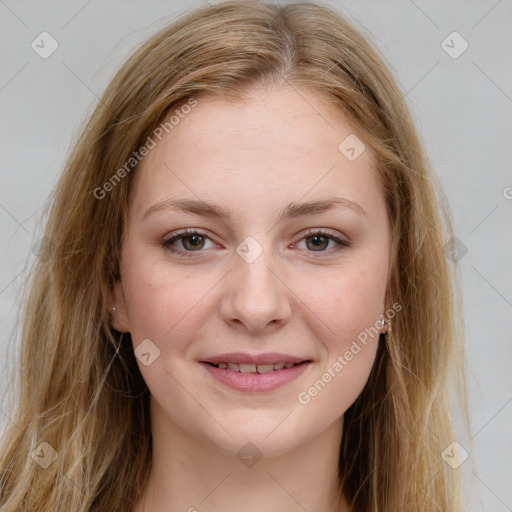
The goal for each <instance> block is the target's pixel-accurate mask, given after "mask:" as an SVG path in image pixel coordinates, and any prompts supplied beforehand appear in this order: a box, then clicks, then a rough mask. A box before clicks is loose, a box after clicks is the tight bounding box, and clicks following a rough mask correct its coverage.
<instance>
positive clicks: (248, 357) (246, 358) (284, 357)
mask: <svg viewBox="0 0 512 512" xmlns="http://www.w3.org/2000/svg"><path fill="white" fill-rule="evenodd" d="M309 360H310V359H308V358H306V357H305V358H302V357H296V356H291V355H289V354H280V353H275V352H274V353H265V354H247V353H243V352H229V353H227V354H219V355H217V356H212V357H208V358H205V359H203V360H202V361H200V362H202V363H211V364H214V365H218V364H219V363H226V364H227V363H235V364H255V365H260V364H262V365H263V364H279V363H283V364H285V365H286V364H289V363H293V364H298V363H303V362H305V361H309Z"/></svg>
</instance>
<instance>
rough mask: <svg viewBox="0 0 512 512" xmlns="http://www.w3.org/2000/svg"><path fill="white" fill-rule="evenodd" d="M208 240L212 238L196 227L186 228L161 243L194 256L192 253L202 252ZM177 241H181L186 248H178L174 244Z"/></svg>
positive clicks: (171, 249) (186, 254) (175, 251)
mask: <svg viewBox="0 0 512 512" xmlns="http://www.w3.org/2000/svg"><path fill="white" fill-rule="evenodd" d="M206 240H210V239H209V238H208V237H207V236H206V235H205V234H203V233H201V232H199V231H197V230H195V229H186V230H184V231H182V232H180V233H177V234H176V235H174V236H173V237H171V238H168V239H167V240H163V241H162V242H160V244H161V245H162V247H164V249H166V250H169V251H171V252H174V253H179V254H180V255H183V256H188V257H190V256H193V254H192V253H194V252H200V251H201V249H203V248H204V246H205V241H206ZM176 241H179V242H180V243H181V245H182V247H183V248H184V249H177V248H176V247H175V246H174V245H173V244H174V242H176ZM210 241H211V240H210Z"/></svg>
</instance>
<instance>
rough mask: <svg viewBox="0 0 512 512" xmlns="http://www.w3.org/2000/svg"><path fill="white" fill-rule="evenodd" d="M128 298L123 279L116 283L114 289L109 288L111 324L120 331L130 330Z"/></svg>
mask: <svg viewBox="0 0 512 512" xmlns="http://www.w3.org/2000/svg"><path fill="white" fill-rule="evenodd" d="M127 311H128V308H127V307H126V298H125V294H124V290H123V287H122V283H121V281H116V282H115V283H114V289H113V290H109V314H110V317H111V319H112V320H111V325H112V327H113V328H114V329H115V330H116V331H118V332H130V322H129V318H128V314H127Z"/></svg>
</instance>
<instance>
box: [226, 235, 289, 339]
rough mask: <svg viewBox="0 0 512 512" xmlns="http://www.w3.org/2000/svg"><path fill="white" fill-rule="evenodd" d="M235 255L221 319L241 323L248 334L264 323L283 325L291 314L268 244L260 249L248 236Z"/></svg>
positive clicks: (258, 243) (284, 289)
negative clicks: (248, 331)
mask: <svg viewBox="0 0 512 512" xmlns="http://www.w3.org/2000/svg"><path fill="white" fill-rule="evenodd" d="M267 240H268V238H267ZM236 252H237V254H236V256H235V258H234V269H233V272H230V274H231V276H230V278H229V282H228V286H229V290H228V291H227V293H226V294H225V296H224V300H223V304H222V315H223V318H224V320H225V321H226V322H230V323H242V324H244V325H245V327H246V328H247V329H248V330H250V331H252V332H255V331H258V330H259V329H263V328H265V326H267V325H268V324H272V325H275V324H283V323H286V322H287V321H288V319H289V315H290V311H291V307H290V303H289V300H290V299H289V294H288V293H287V291H286V290H287V288H286V286H285V285H284V284H283V282H282V281H281V279H279V277H278V275H279V271H278V263H277V262H276V261H275V259H274V258H273V251H272V249H271V247H270V246H269V244H268V243H267V244H266V245H265V247H264V245H263V242H260V241H258V240H256V239H255V238H254V237H252V236H248V237H246V239H244V240H243V241H242V242H241V243H240V244H239V245H238V247H237V248H236Z"/></svg>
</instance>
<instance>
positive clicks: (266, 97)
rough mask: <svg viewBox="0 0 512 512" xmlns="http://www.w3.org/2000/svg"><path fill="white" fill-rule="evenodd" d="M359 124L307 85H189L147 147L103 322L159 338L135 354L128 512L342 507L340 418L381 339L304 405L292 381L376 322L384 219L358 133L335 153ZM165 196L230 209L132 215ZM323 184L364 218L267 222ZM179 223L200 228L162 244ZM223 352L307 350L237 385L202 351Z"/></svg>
mask: <svg viewBox="0 0 512 512" xmlns="http://www.w3.org/2000/svg"><path fill="white" fill-rule="evenodd" d="M299 92H300V94H299ZM358 133H359V132H358V131H357V130H356V129H355V128H354V127H353V126H351V124H350V123H349V121H348V119H347V118H346V117H345V116H344V115H343V114H342V112H340V111H338V110H335V109H333V107H332V106H329V105H328V104H327V103H326V101H325V100H324V99H323V98H322V97H321V96H319V95H318V94H317V93H315V92H313V91H311V90H308V89H306V88H302V89H297V88H291V87H289V86H280V87H276V88H273V89H263V88H253V89H251V91H250V93H249V94H248V96H247V99H246V100H244V101H231V102H228V101H226V100H225V99H222V98H216V97H213V96H203V97H200V98H199V99H198V105H197V106H196V107H195V108H194V109H193V110H192V111H191V113H190V114H188V115H187V116H186V117H185V118H184V119H182V120H180V122H179V124H178V125H177V126H175V127H174V129H173V130H172V131H170V132H169V134H167V135H166V136H165V137H164V138H163V140H162V142H159V143H158V145H157V146H156V147H155V148H154V149H152V150H151V151H150V153H149V154H148V155H147V156H146V157H145V158H144V160H143V161H142V164H141V166H140V168H139V169H138V170H137V175H136V177H135V183H134V187H135V189H134V194H133V196H132V201H131V204H130V208H129V215H128V223H127V227H126V234H125V239H124V241H123V247H122V263H121V275H122V280H121V281H120V282H118V283H117V284H116V287H115V289H114V290H113V291H112V295H111V300H112V306H115V308H116V310H115V312H114V314H113V326H114V327H115V329H117V330H118V331H120V332H130V333H131V337H132V341H133V346H134V349H135V348H137V347H138V346H139V344H140V343H141V342H142V341H143V340H146V339H149V340H151V342H152V343H153V344H154V346H156V347H158V349H159V350H160V354H159V356H158V357H156V359H154V360H153V361H152V362H151V364H149V365H147V366H146V365H144V364H142V362H141V360H140V359H137V363H138V365H139V368H140V371H141V373H142V375H143V377H144V380H145V382H146V383H147V385H148V387H149V390H150V393H151V421H152V435H153V451H154V452H153V453H154V465H153V469H152V473H151V476H150V482H149V485H148V487H147V489H146V492H145V495H144V499H141V500H140V502H139V503H137V505H136V508H135V510H136V512H142V511H144V512H163V511H164V510H165V511H169V510H184V511H185V510H189V511H193V510H201V511H212V512H213V511H220V510H222V511H223V512H227V511H230V510H245V511H249V512H251V511H256V510H258V511H262V510H263V511H281V510H288V511H299V510H300V511H303V510H304V509H306V510H315V511H325V512H327V511H332V510H342V511H348V510H350V508H349V506H348V504H347V502H346V500H345V498H344V497H343V496H339V495H338V492H337V486H338V476H337V471H338V453H339V446H340V442H341V439H342V425H343V423H342V422H343V415H344V413H345V411H346V410H347V409H348V408H349V407H350V406H351V405H352V404H353V403H354V401H355V400H356V398H357V397H358V395H359V394H360V393H361V391H362V389H363V387H364V385H365V384H366V382H367V380H368V377H369V374H370V370H371V367H372V365H373V363H374V360H375V354H376V350H377V346H378V336H374V337H369V338H368V342H367V344H366V345H363V344H361V343H359V345H360V347H361V350H360V351H359V352H358V353H357V355H354V357H353V359H352V360H351V361H349V362H348V364H346V365H345V366H344V367H343V370H342V371H338V372H335V373H334V374H335V377H334V378H332V379H331V381H330V382H329V383H328V384H326V385H325V387H324V388H323V389H322V390H321V392H319V393H318V394H317V395H316V396H314V397H312V398H311V400H310V402H309V403H308V404H303V403H300V402H299V401H298V395H299V393H300V392H303V391H307V390H308V388H310V387H311V385H312V384H313V383H314V382H315V381H317V379H319V378H321V377H322V374H324V372H325V371H327V369H328V368H329V367H331V368H332V366H333V364H334V362H335V361H336V360H337V358H338V356H340V355H343V354H345V353H346V351H347V350H348V349H349V348H350V346H351V343H352V342H353V341H354V340H356V339H357V336H358V334H360V333H361V332H362V331H364V330H365V328H369V327H370V326H377V327H378V328H379V332H384V331H385V328H386V327H385V326H383V325H382V324H380V323H378V320H379V318H380V316H381V315H382V314H384V313H385V311H386V310H387V308H388V305H387V304H386V303H385V291H386V284H387V277H388V271H389V263H390V261H389V257H390V242H389V225H388V218H387V213H386V204H385V199H384V196H383V194H382V192H381V190H380V188H379V183H378V178H377V173H376V170H375V164H374V162H375V161H374V158H373V155H372V154H371V151H370V149H369V148H368V147H367V148H366V150H365V151H364V152H363V153H362V154H361V155H360V156H359V157H358V158H357V159H356V160H355V161H349V160H348V159H347V158H346V157H345V156H344V155H343V154H342V153H341V152H340V151H339V150H338V145H339V144H340V142H341V141H343V140H344V139H345V137H346V136H348V135H349V134H356V135H358ZM359 138H360V139H362V136H360V135H359ZM171 196H172V197H173V198H179V199H184V198H187V199H192V200H198V199H200V200H203V201H207V202H215V203H217V204H219V205H221V206H223V207H225V208H229V209H231V210H232V211H233V217H232V218H231V219H223V220H220V219H215V218H209V217H204V216H201V215H197V214H192V213H185V212H182V211H178V210H172V209H161V210H158V211H156V212H154V213H153V214H151V215H149V217H147V218H146V219H145V220H143V216H144V212H146V210H147V209H148V208H149V207H151V206H152V205H154V204H156V203H158V202H160V201H162V200H165V199H167V198H169V197H171ZM331 197H343V198H347V199H349V200H351V201H353V202H355V203H357V204H359V205H360V206H361V208H362V209H363V210H364V211H365V215H362V214H360V213H357V211H356V210H353V209H351V208H348V207H345V208H339V209H333V210H330V211H327V212H324V213H321V214H318V213H317V214H309V215H306V216H302V217H298V218H295V219H288V220H282V221H279V218H278V215H279V212H280V211H281V209H283V208H285V207H286V206H288V205H289V204H290V203H292V202H304V201H313V200H322V199H326V198H331ZM185 228H197V229H198V230H199V231H201V232H202V233H201V234H202V235H203V236H204V237H205V238H204V239H201V238H200V239H199V242H198V241H197V239H194V240H191V238H190V235H189V237H188V238H187V237H185V238H181V239H178V240H176V241H175V242H174V243H173V247H174V248H175V249H177V250H178V251H180V250H181V254H183V253H186V252H187V251H188V253H189V254H192V257H186V256H181V255H180V254H175V253H172V252H170V251H169V250H168V249H165V248H164V247H162V245H161V244H160V242H161V241H162V240H164V239H169V238H171V236H173V235H174V234H176V232H178V231H180V230H182V229H185ZM322 228H325V229H327V230H328V231H329V233H332V234H334V235H336V236H339V237H340V238H341V239H343V240H348V241H350V243H351V244H352V245H351V246H349V247H343V246H339V245H338V244H337V243H336V242H334V241H328V239H321V240H320V243H319V244H318V245H319V247H316V246H315V245H314V244H313V243H312V238H314V234H311V233H308V231H314V230H315V229H322ZM247 236H252V237H253V238H254V239H255V240H257V242H258V243H259V244H260V246H261V248H262V251H263V252H262V253H261V255H260V256H259V257H258V258H257V259H255V260H254V261H252V262H251V263H248V262H247V261H246V260H244V259H243V258H242V257H240V256H239V254H238V253H237V252H236V249H237V247H238V246H239V244H240V243H241V242H242V241H243V240H244V239H245V238H246V237H247ZM194 244H195V245H194ZM337 248H339V250H338V249H337ZM225 352H247V353H251V354H261V353H264V352H281V353H285V354H291V355H295V356H299V357H302V358H304V359H310V360H312V363H311V364H310V365H309V366H308V367H307V368H306V370H305V372H303V373H302V374H301V375H300V376H299V377H298V378H297V379H295V380H294V381H292V382H289V383H287V384H285V385H284V386H282V387H280V388H278V389H276V390H273V391H266V392H242V391H236V390H232V389H230V388H228V387H226V386H225V385H223V384H221V383H219V382H218V381H217V380H215V379H213V377H212V376H211V375H210V374H209V372H207V371H206V370H205V369H204V368H203V367H202V366H201V365H200V364H199V361H200V360H204V359H205V358H206V357H207V356H212V355H216V354H221V353H225ZM331 372H332V370H331ZM247 442H251V443H253V445H255V446H256V447H257V450H258V452H259V453H260V454H261V455H262V458H261V459H260V460H259V461H258V462H257V463H256V464H254V465H253V466H252V467H246V465H244V464H243V463H242V462H241V460H240V459H239V458H238V457H237V455H236V454H237V452H238V451H239V450H240V449H241V448H242V447H243V446H244V445H245V444H246V443H247ZM340 507H341V508H340Z"/></svg>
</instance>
